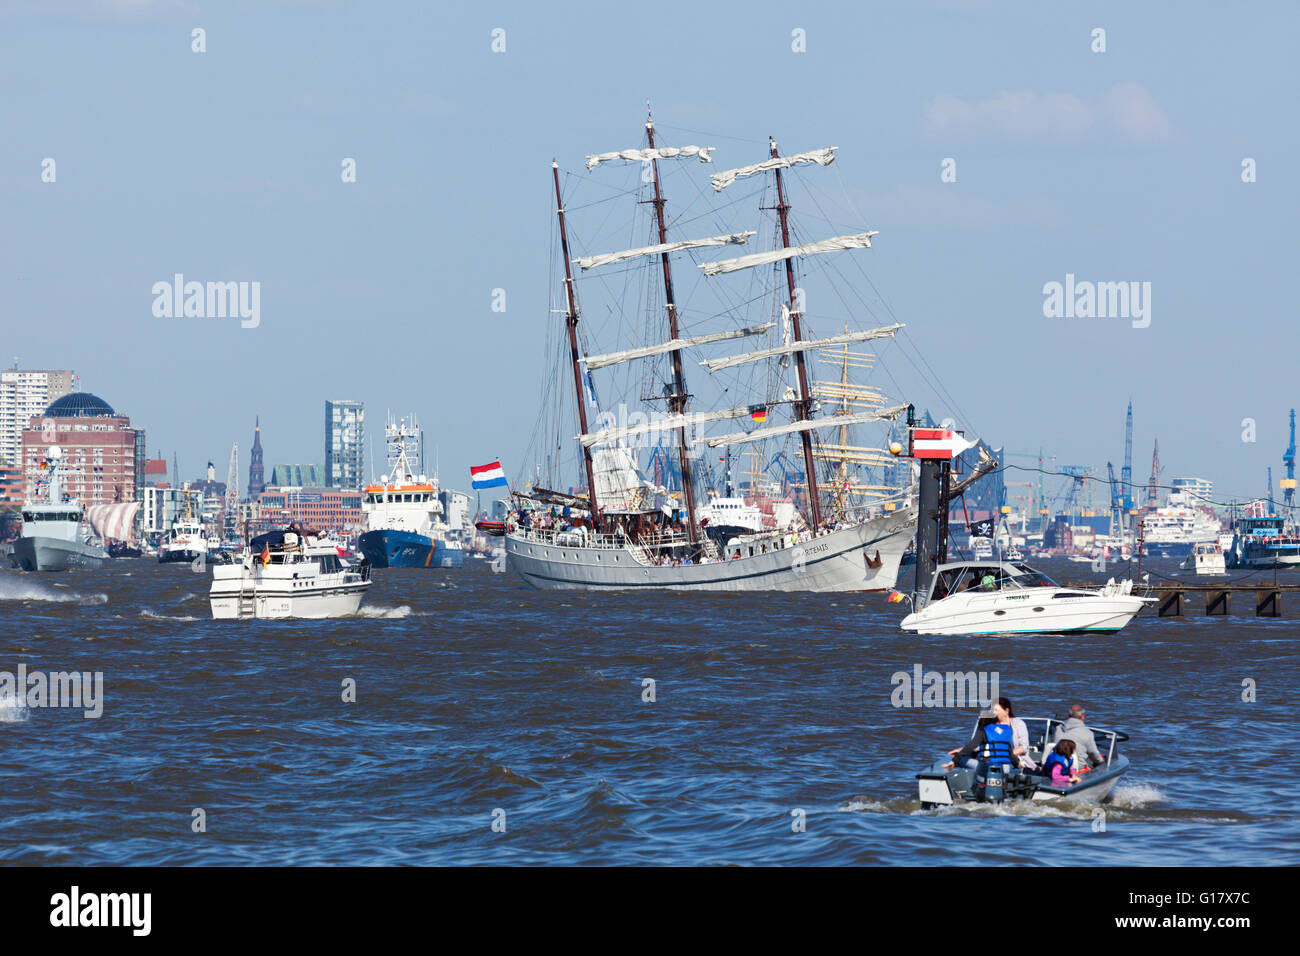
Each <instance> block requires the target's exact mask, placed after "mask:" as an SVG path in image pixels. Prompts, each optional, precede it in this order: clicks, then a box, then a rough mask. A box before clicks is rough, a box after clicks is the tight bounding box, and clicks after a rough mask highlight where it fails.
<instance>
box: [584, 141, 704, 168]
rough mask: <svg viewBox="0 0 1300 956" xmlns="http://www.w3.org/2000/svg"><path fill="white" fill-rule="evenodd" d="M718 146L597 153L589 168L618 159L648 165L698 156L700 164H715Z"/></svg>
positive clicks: (589, 161) (592, 156)
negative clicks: (664, 160) (653, 160)
mask: <svg viewBox="0 0 1300 956" xmlns="http://www.w3.org/2000/svg"><path fill="white" fill-rule="evenodd" d="M717 148H718V147H716V146H665V147H662V148H660V149H620V150H619V151H618V152H616V153H595V154H594V155H591V156H588V157H587V168H588V169H595V168H596V167H597V166H599V165H600V164H601V163H608V162H612V161H614V160H616V159H622V160H626V161H627V162H629V163H648V162H650V160H652V159H675V158H677V157H678V156H698V157H699V158H700V162H702V163H711V162H713V156H712V153H713V151H714V150H715V149H717Z"/></svg>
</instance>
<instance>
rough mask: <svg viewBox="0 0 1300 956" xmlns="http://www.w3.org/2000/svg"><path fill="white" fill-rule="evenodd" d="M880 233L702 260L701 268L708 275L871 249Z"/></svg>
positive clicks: (835, 237)
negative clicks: (711, 260) (817, 255)
mask: <svg viewBox="0 0 1300 956" xmlns="http://www.w3.org/2000/svg"><path fill="white" fill-rule="evenodd" d="M878 235H880V233H879V231H878V230H874V229H873V230H872V231H871V232H860V233H857V234H855V235H852V236H834V237H832V238H830V239H822V240H821V241H820V242H806V243H804V244H803V245H802V246H786V247H785V248H784V249H773V250H772V251H771V252H756V253H754V254H752V255H748V256H740V257H738V258H735V259H722V260H720V261H718V262H701V263H700V268H701V269H703V270H704V274H705V275H706V276H716V275H721V274H723V273H725V272H736V271H738V270H740V269H752V268H753V267H754V266H765V265H768V264H769V263H772V262H780V261H782V260H783V259H793V258H795V257H796V256H809V255H813V254H815V253H819V252H839V251H841V250H843V249H870V248H871V237H872V236H878Z"/></svg>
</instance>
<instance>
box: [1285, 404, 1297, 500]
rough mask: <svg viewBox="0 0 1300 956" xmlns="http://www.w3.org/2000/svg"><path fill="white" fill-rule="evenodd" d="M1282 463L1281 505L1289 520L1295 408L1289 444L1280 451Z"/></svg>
mask: <svg viewBox="0 0 1300 956" xmlns="http://www.w3.org/2000/svg"><path fill="white" fill-rule="evenodd" d="M1282 464H1283V465H1285V466H1286V477H1285V478H1283V479H1282V506H1283V508H1284V509H1285V510H1286V518H1287V521H1288V522H1289V521H1291V518H1292V513H1291V509H1292V508H1293V507H1294V506H1295V409H1294V408H1293V409H1291V444H1289V445H1287V446H1286V451H1285V452H1283V453H1282Z"/></svg>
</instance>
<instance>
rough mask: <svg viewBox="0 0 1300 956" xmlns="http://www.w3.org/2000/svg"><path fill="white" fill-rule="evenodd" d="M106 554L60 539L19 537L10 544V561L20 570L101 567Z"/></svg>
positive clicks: (61, 569) (89, 568) (63, 569)
mask: <svg viewBox="0 0 1300 956" xmlns="http://www.w3.org/2000/svg"><path fill="white" fill-rule="evenodd" d="M107 557H108V555H107V553H106V552H104V551H102V550H100V549H99V548H92V547H91V546H90V545H86V544H82V543H81V542H79V541H65V540H63V539H61V538H42V537H30V538H19V539H18V540H17V541H15V542H14V543H13V550H12V551H11V552H10V560H11V562H12V563H13V566H14V567H15V568H18V569H20V570H23V571H68V570H71V569H73V568H78V569H86V570H94V569H95V568H99V567H102V566H103V564H104V561H105V559H106V558H107Z"/></svg>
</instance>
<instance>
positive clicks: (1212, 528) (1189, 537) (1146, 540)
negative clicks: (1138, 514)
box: [1142, 491, 1219, 558]
mask: <svg viewBox="0 0 1300 956" xmlns="http://www.w3.org/2000/svg"><path fill="white" fill-rule="evenodd" d="M1218 537H1219V519H1218V518H1216V517H1214V515H1213V513H1211V512H1210V511H1208V510H1207V509H1205V508H1201V507H1197V506H1196V505H1195V504H1194V502H1193V500H1192V498H1191V496H1190V495H1188V494H1187V493H1185V492H1181V491H1174V492H1170V494H1169V501H1168V502H1167V503H1166V505H1165V506H1164V507H1163V508H1157V509H1155V510H1154V511H1152V512H1149V513H1148V514H1146V515H1145V516H1144V517H1143V518H1142V548H1143V551H1144V552H1145V553H1146V554H1147V556H1148V557H1158V558H1185V557H1187V556H1188V555H1189V554H1191V553H1192V549H1193V548H1195V547H1196V545H1198V544H1205V543H1206V542H1209V541H1216V540H1217V539H1218Z"/></svg>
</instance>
